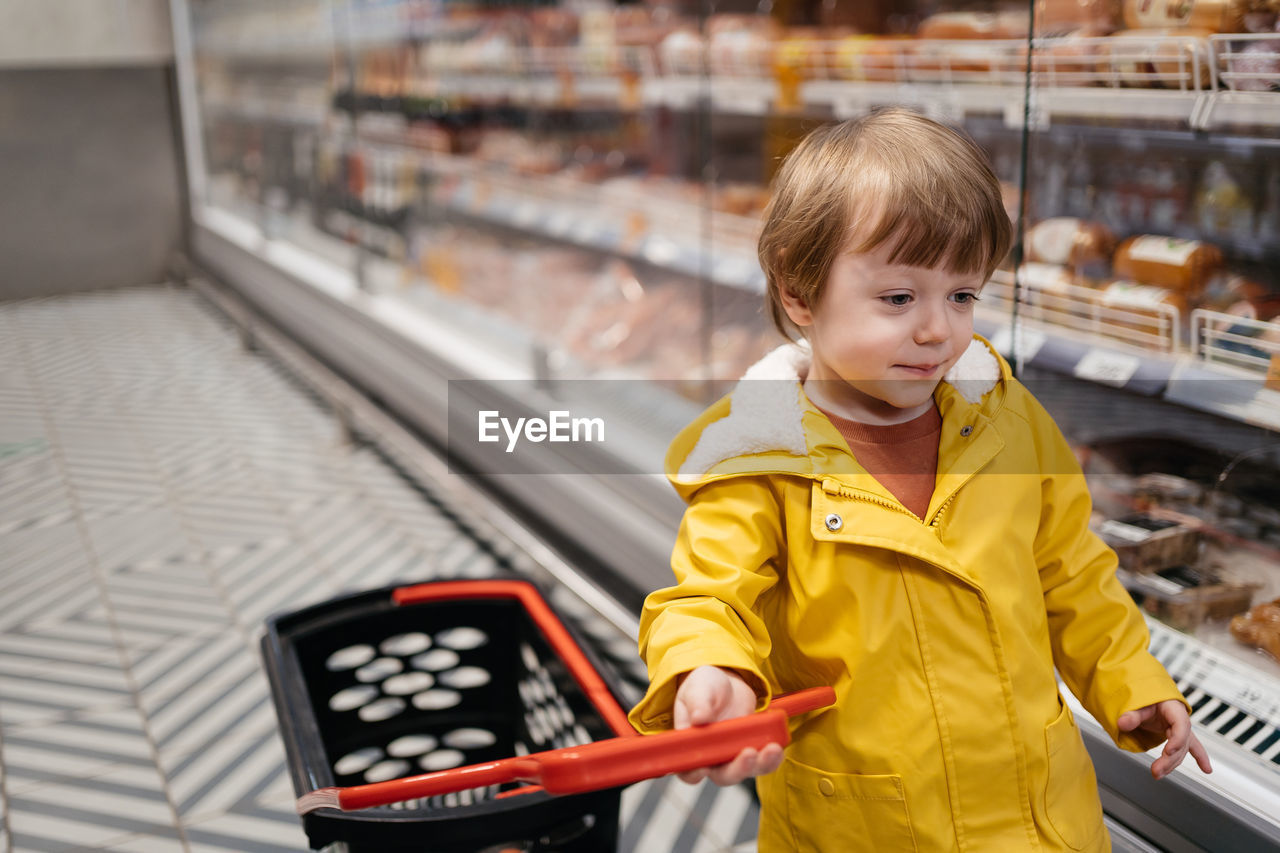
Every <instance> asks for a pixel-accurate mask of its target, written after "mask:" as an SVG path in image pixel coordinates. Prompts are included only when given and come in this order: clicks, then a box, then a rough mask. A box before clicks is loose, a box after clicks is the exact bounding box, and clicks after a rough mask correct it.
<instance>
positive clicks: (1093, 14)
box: [1035, 0, 1121, 36]
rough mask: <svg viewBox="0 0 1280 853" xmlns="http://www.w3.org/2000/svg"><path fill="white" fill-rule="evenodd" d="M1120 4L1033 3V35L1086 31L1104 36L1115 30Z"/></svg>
mask: <svg viewBox="0 0 1280 853" xmlns="http://www.w3.org/2000/svg"><path fill="white" fill-rule="evenodd" d="M1120 18H1121V0H1035V22H1036V34H1037V35H1039V36H1044V35H1048V34H1050V33H1054V32H1061V31H1070V30H1081V29H1088V30H1090V31H1093V32H1095V33H1096V34H1098V35H1106V34H1107V33H1109V32H1111V31H1112V30H1114V29H1116V27H1117V26H1119V21H1120Z"/></svg>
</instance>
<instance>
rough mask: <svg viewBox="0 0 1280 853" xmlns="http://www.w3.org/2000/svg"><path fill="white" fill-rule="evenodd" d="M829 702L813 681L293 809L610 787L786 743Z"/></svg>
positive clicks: (309, 800) (330, 794)
mask: <svg viewBox="0 0 1280 853" xmlns="http://www.w3.org/2000/svg"><path fill="white" fill-rule="evenodd" d="M834 703H835V691H834V690H832V689H831V688H830V687H811V688H809V689H807V690H798V691H796V692H794V693H788V694H785V695H783V696H778V697H776V698H775V699H774V700H773V702H772V703H770V705H769V707H768V708H767V709H766V710H764V711H762V712H760V713H758V714H747V715H746V716H743V717H736V718H734V719H732V720H722V721H720V722H718V723H711V724H710V725H706V726H693V727H691V728H687V729H681V730H680V731H670V732H661V733H659V734H655V735H646V736H644V737H619V738H610V739H609V740H601V741H596V742H594V743H588V744H584V745H582V746H570V747H564V748H563V749H552V750H547V751H546V752H537V753H534V754H532V755H525V756H520V757H518V758H503V759H500V760H498V761H489V762H485V763H483V764H472V765H469V766H467V767H456V768H454V769H452V770H441V771H438V772H436V773H424V774H421V775H418V776H406V777H405V778H403V779H392V780H390V781H387V782H375V783H372V784H369V785H354V786H351V787H348V788H320V789H318V790H315V791H312V792H310V793H308V794H303V795H302V796H301V797H299V798H298V801H297V810H298V814H300V815H304V814H308V813H310V812H313V811H315V810H316V809H322V808H336V809H341V810H342V811H355V810H357V809H367V808H371V807H373V806H385V805H388V804H390V803H398V802H403V801H405V800H413V799H418V798H420V797H435V796H439V795H441V794H450V793H453V792H455V791H463V790H467V789H468V788H481V787H484V786H487V785H500V784H504V783H507V782H530V783H533V784H537V785H541V786H542V787H543V788H544V789H545V790H546V791H547V792H548V793H551V794H557V795H560V794H580V793H582V792H584V791H598V790H602V789H604V788H615V787H619V786H622V785H630V784H632V783H635V782H639V781H642V780H644V779H654V778H657V777H658V776H665V775H667V774H668V773H683V772H684V771H686V770H695V769H697V768H699V767H713V766H715V765H717V764H724V763H725V762H727V761H731V760H733V758H734V757H735V756H736V755H737V754H738V753H739V752H741V751H742V750H743V749H745V748H746V747H748V746H750V747H754V748H756V749H763V748H764V747H765V746H766V745H768V744H770V743H777V744H781V745H783V746H786V745H787V744H788V743H789V742H790V735H789V733H788V731H787V717H788V716H789V715H795V714H803V713H806V712H808V711H814V710H817V709H819V708H826V707H828V706H830V705H832V704H834Z"/></svg>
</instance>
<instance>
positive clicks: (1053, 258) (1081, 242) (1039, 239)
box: [1024, 216, 1116, 269]
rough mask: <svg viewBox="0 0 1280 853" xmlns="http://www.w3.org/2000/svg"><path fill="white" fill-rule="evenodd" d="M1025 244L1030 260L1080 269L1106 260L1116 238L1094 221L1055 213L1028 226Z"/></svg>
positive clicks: (1109, 257)
mask: <svg viewBox="0 0 1280 853" xmlns="http://www.w3.org/2000/svg"><path fill="white" fill-rule="evenodd" d="M1024 248H1025V249H1026V253H1027V260H1029V261H1037V262H1041V263H1046V264H1060V265H1062V266H1069V267H1072V268H1075V269H1080V268H1083V267H1095V266H1097V265H1099V264H1105V263H1106V262H1107V261H1109V260H1110V259H1111V255H1112V253H1113V252H1114V251H1115V248H1116V238H1115V235H1113V234H1112V233H1111V232H1110V231H1109V230H1107V228H1106V226H1104V225H1101V224H1099V223H1097V222H1088V221H1086V220H1083V219H1076V218H1075V217H1071V216H1055V217H1053V218H1050V219H1044V220H1041V221H1040V222H1037V223H1036V224H1035V225H1033V226H1031V227H1030V228H1028V229H1027V235H1026V243H1025V247H1024Z"/></svg>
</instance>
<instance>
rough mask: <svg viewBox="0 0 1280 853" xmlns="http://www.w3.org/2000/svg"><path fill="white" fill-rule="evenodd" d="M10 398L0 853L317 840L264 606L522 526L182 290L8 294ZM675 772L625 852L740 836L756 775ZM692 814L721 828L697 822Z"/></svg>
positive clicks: (5, 345) (0, 338)
mask: <svg viewBox="0 0 1280 853" xmlns="http://www.w3.org/2000/svg"><path fill="white" fill-rule="evenodd" d="M6 354H8V355H6ZM11 356H12V357H11ZM15 365H16V366H15ZM6 407H7V408H6ZM0 410H4V411H6V415H8V413H9V412H13V417H6V418H5V423H4V424H3V425H0V426H2V428H0V600H3V601H4V606H3V607H2V608H0V774H2V775H0V778H3V784H2V785H0V795H3V794H6V793H7V799H6V800H2V801H0V809H2V814H0V851H5V848H6V844H5V840H4V837H3V833H4V832H11V833H12V849H13V850H14V851H26V850H31V851H45V850H50V851H52V850H58V851H73V850H88V849H95V850H118V851H134V852H135V853H148V851H153V850H155V851H159V850H166V851H168V850H172V851H180V853H207V851H232V852H233V853H251V851H288V853H298V851H301V850H304V849H305V848H306V840H305V837H304V835H303V833H302V830H301V824H300V822H299V821H298V819H297V817H296V816H295V814H294V812H293V799H294V792H293V790H292V785H291V783H290V781H289V777H288V775H287V772H286V769H285V756H284V748H283V744H282V742H281V739H280V735H279V732H278V730H277V725H276V717H275V708H274V705H273V703H272V702H271V700H270V696H269V691H268V688H267V684H266V680H265V677H264V675H263V671H262V669H261V664H260V660H259V651H258V648H257V637H258V635H259V632H260V631H261V626H262V622H263V620H264V619H265V618H266V617H267V616H268V615H269V614H271V613H275V612H281V611H288V610H294V609H297V608H299V607H302V606H305V605H307V604H310V603H315V602H318V601H322V600H324V599H326V598H329V597H332V596H334V595H336V594H338V593H339V592H342V591H347V590H355V589H366V588H372V587H380V586H385V585H388V584H392V583H408V582H416V581H421V580H427V579H431V578H444V577H482V576H486V575H489V574H492V573H493V572H494V571H495V570H497V569H498V568H499V567H500V566H502V565H505V563H504V562H503V560H504V559H507V557H498V556H495V554H504V555H512V554H514V551H513V548H512V546H511V545H510V543H506V542H501V543H498V544H497V546H496V547H495V546H494V545H493V544H492V543H490V544H484V543H482V541H481V540H479V539H477V538H475V536H474V535H473V534H472V533H471V532H469V531H468V530H467V529H466V528H465V527H463V526H460V525H459V517H458V516H456V515H455V514H454V512H453V511H452V510H451V509H450V508H449V507H448V505H447V503H446V502H442V500H441V499H440V498H439V497H438V496H436V495H435V494H433V493H432V492H431V490H430V488H429V487H428V486H424V485H423V484H420V483H413V482H410V481H409V480H408V479H406V477H405V474H404V469H403V468H400V467H397V466H396V465H394V464H393V463H390V462H389V460H388V459H387V458H385V457H384V456H382V455H381V453H379V452H377V451H375V450H374V449H372V448H371V447H368V446H364V445H360V444H355V445H352V444H347V443H345V438H344V433H343V431H342V429H341V428H340V426H339V425H338V424H337V422H336V421H335V420H334V419H333V418H332V417H331V415H330V414H329V413H328V412H326V411H325V410H324V408H323V406H321V405H318V404H317V401H316V398H315V396H314V395H313V394H310V393H309V392H306V391H305V390H303V389H302V388H301V386H300V385H299V384H298V383H297V382H296V381H294V380H293V379H291V378H289V377H287V376H286V375H285V374H284V373H283V372H282V371H281V370H280V369H279V368H278V367H277V366H276V365H275V364H273V363H271V362H270V361H268V360H267V359H264V358H262V357H260V356H258V355H256V354H251V353H246V352H244V351H243V350H241V349H240V345H239V341H238V336H237V335H236V333H235V332H234V331H233V330H231V329H230V328H228V327H227V326H226V324H225V323H223V322H222V321H221V320H219V319H217V318H216V315H214V314H211V313H210V312H209V311H208V310H207V309H206V308H205V307H203V306H202V304H201V303H198V302H197V301H196V300H195V299H194V298H193V297H192V296H191V295H190V294H189V293H185V292H183V291H179V290H175V289H171V288H139V289H136V290H129V291H119V292H110V293H105V292H104V293H94V294H87V295H83V296H75V297H65V298H57V299H48V300H34V301H29V302H23V303H10V304H4V305H0ZM515 560H516V562H519V561H520V558H518V557H516V558H515ZM525 562H526V563H527V559H526V560H525ZM584 624H587V623H586V622H584ZM588 627H590V626H589V625H588ZM587 633H588V634H589V635H590V636H591V637H592V638H593V641H594V642H596V643H597V644H598V645H599V647H600V648H601V649H603V650H604V651H605V653H606V654H616V655H617V656H618V657H619V659H622V658H624V657H625V658H628V659H633V658H634V642H633V641H631V640H629V639H626V638H625V637H622V636H621V635H619V634H617V633H612V634H611V633H610V631H609V630H608V628H607V627H602V626H597V628H596V629H594V630H588V631H587ZM624 646H625V647H626V650H625V653H624V651H623V647H624ZM671 784H672V783H671V782H669V781H660V782H655V783H648V784H646V785H642V786H635V787H634V788H633V789H630V790H629V791H628V793H627V794H626V795H625V796H624V812H625V813H624V815H623V817H624V829H623V836H624V838H625V839H627V840H628V843H629V845H630V846H628V847H626V848H625V849H626V850H628V853H638V851H642V850H643V851H646V853H647V851H650V850H652V851H654V853H659V851H660V853H690V851H694V850H695V847H696V853H706V851H710V850H713V849H714V850H716V851H722V850H727V847H725V845H728V844H732V843H737V842H738V841H741V840H743V839H742V838H737V837H736V835H738V834H741V830H740V827H741V826H743V825H747V824H749V823H750V821H751V820H752V817H753V815H754V812H753V808H754V804H753V803H747V804H746V805H744V801H743V799H742V796H743V795H742V793H741V791H737V792H736V793H735V791H734V790H730V791H728V792H725V791H721V790H719V789H713V788H709V787H707V786H703V787H700V788H690V789H688V791H687V792H684V793H681V792H678V791H676V790H674V789H672V788H671ZM676 784H678V783H676ZM690 798H692V799H690ZM748 799H749V798H748ZM698 809H705V810H708V813H709V814H711V815H718V816H719V818H720V820H722V821H723V822H724V823H725V825H726V826H728V827H729V828H728V829H723V828H722V829H719V830H717V831H715V832H709V831H701V830H702V825H701V824H699V823H697V822H696V821H692V820H691V819H690V818H689V815H690V813H691V812H693V811H695V810H698ZM658 824H670V825H671V826H673V827H674V829H661V828H655V826H657V825H658ZM672 833H674V834H672ZM668 836H670V837H668ZM655 843H659V844H666V843H671V844H674V845H675V847H674V848H672V849H671V850H670V851H669V850H667V849H665V848H662V847H652V846H648V845H652V844H655Z"/></svg>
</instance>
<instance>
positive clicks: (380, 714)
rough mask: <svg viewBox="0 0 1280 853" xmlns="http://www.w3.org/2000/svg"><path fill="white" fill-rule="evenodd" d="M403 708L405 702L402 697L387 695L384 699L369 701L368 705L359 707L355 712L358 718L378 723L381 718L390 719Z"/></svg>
mask: <svg viewBox="0 0 1280 853" xmlns="http://www.w3.org/2000/svg"><path fill="white" fill-rule="evenodd" d="M404 709H405V704H404V700H403V699H395V698H391V697H387V698H385V699H379V700H378V701H377V702H370V703H369V704H368V705H365V706H364V707H363V708H361V709H360V710H359V711H358V712H357V714H358V715H359V717H360V719H362V720H364V721H365V722H366V723H380V722H382V721H383V720H389V719H391V718H392V717H394V716H395V715H396V714H399V713H400V712H401V711H403V710H404Z"/></svg>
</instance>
